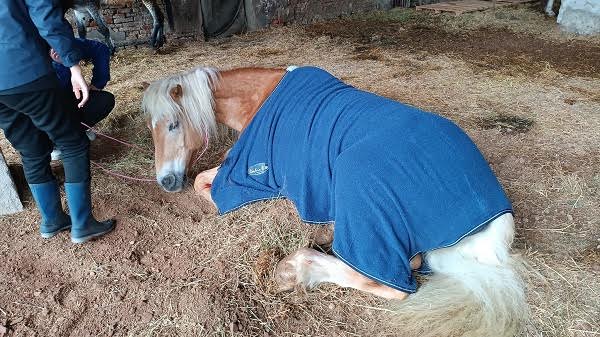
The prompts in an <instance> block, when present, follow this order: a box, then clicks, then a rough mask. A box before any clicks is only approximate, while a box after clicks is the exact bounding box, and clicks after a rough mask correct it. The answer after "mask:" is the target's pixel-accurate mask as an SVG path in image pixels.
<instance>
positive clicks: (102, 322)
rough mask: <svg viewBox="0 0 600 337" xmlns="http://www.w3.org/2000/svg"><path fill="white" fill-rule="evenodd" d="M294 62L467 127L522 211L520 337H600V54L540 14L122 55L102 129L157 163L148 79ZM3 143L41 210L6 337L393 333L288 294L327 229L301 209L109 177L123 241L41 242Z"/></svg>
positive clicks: (8, 247) (15, 282) (0, 241)
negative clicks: (283, 284)
mask: <svg viewBox="0 0 600 337" xmlns="http://www.w3.org/2000/svg"><path fill="white" fill-rule="evenodd" d="M292 64H295V65H303V64H311V65H317V66H320V67H323V68H325V69H327V70H328V71H330V72H332V73H333V74H335V75H336V76H338V77H340V78H342V79H344V80H345V81H347V82H349V83H351V84H353V85H355V86H357V87H359V88H361V89H365V90H369V91H373V92H376V93H378V94H381V95H384V96H387V97H391V98H394V99H396V100H399V101H402V102H405V103H408V104H412V105H415V106H417V107H419V108H422V109H424V110H429V111H433V112H436V113H438V114H440V115H443V116H445V117H447V118H450V119H451V120H453V121H455V122H456V123H457V124H459V125H460V126H461V127H463V128H464V129H465V130H466V131H467V133H468V134H469V135H470V136H471V137H472V138H473V140H474V141H475V142H476V143H477V144H478V146H479V147H480V149H481V150H482V152H483V153H484V155H485V156H486V158H487V159H488V161H489V162H490V165H491V166H492V168H493V169H494V171H495V172H496V174H497V175H498V177H499V179H500V181H501V183H502V184H503V186H504V187H505V189H506V191H507V193H508V195H509V197H510V198H511V200H512V202H513V206H514V208H515V212H516V213H515V218H516V226H517V238H516V242H515V244H514V246H515V251H516V252H517V253H519V254H521V255H523V256H524V257H525V259H526V261H527V262H528V264H529V268H530V270H529V273H528V274H527V275H526V279H527V282H528V298H529V304H530V310H531V319H530V321H529V323H528V324H527V326H526V327H525V328H524V331H523V332H522V335H523V336H551V337H559V336H573V337H575V336H576V337H583V336H597V335H598V334H600V323H599V322H600V75H599V74H600V40H599V39H597V38H581V37H575V36H570V35H567V34H563V33H561V32H560V31H559V30H558V28H557V27H556V26H555V25H554V23H553V22H552V21H551V20H549V19H546V18H545V17H544V16H543V15H541V13H539V12H537V11H536V9H535V8H533V9H532V8H517V9H502V10H498V11H497V12H496V13H487V12H486V13H478V14H473V15H465V16H461V17H449V16H439V15H438V16H433V15H427V14H419V13H415V12H414V11H405V10H400V11H393V12H390V13H383V14H382V13H380V14H372V15H366V16H357V17H352V18H349V19H344V20H335V21H329V22H323V23H317V24H314V25H312V26H307V27H301V26H286V27H278V28H273V29H270V30H265V31H261V32H254V33H249V34H245V35H242V36H236V37H233V38H230V39H226V40H220V41H212V42H209V43H201V42H189V41H171V42H170V43H169V45H168V46H167V47H166V48H165V49H164V51H163V52H162V53H160V54H158V55H156V54H153V53H150V52H149V51H148V50H146V49H144V48H140V49H127V50H124V51H120V52H118V53H117V55H116V56H115V58H114V59H113V62H112V69H113V74H112V78H113V79H112V81H111V83H110V85H109V86H108V88H107V89H108V90H110V91H112V92H113V93H115V95H116V97H117V106H116V108H115V111H114V112H113V113H112V114H111V116H109V118H108V119H107V120H106V121H104V122H103V123H102V124H101V125H100V129H101V130H102V131H103V132H106V133H108V134H111V135H116V136H120V137H123V138H125V139H127V140H129V141H132V142H135V143H136V144H138V145H140V146H142V147H143V148H146V149H149V150H150V149H151V141H150V134H149V132H148V131H147V129H146V128H145V125H144V119H143V116H142V115H141V112H140V109H139V105H140V96H141V90H142V89H141V82H142V81H148V80H154V79H158V78H160V77H162V76H164V75H165V74H169V73H172V72H176V71H181V70H185V69H189V68H191V67H194V66H198V65H207V66H214V67H219V68H232V67H238V66H249V65H257V66H276V67H285V66H287V65H292ZM227 144H230V142H228V141H223V142H222V143H220V144H213V145H214V146H213V147H212V148H211V149H210V151H209V154H208V155H207V156H206V158H204V159H203V160H202V161H201V162H200V163H199V164H198V165H197V167H195V168H194V171H195V172H197V171H200V170H203V169H207V168H209V167H212V166H214V165H215V164H216V163H217V158H218V157H219V154H220V153H222V151H223V150H224V149H225V148H226V147H227ZM0 146H1V147H2V150H3V152H4V154H5V156H6V157H7V160H8V161H9V164H10V166H11V171H12V172H13V175H14V176H15V178H16V180H17V183H18V185H19V189H20V193H21V195H22V199H23V200H24V203H25V206H26V210H25V211H24V212H22V213H20V214H16V215H13V216H5V217H2V218H0V228H2V230H0V336H77V337H82V336H261V337H262V336H372V335H373V331H375V328H376V327H377V326H378V325H380V321H381V320H385V319H386V316H385V315H386V312H385V308H386V302H385V301H383V300H379V299H377V298H374V297H372V296H370V295H366V294H363V293H359V292H357V291H353V290H347V289H340V288H337V287H335V286H324V287H319V288H318V289H315V290H312V291H304V290H302V289H298V290H296V291H294V292H291V293H277V292H276V291H275V288H274V285H273V282H272V278H271V276H272V272H273V268H274V266H275V264H276V262H277V261H278V260H279V259H281V258H282V257H283V256H285V255H286V254H289V253H290V252H292V251H294V250H295V249H297V248H299V247H303V246H309V245H312V244H313V243H312V241H311V237H312V236H313V235H314V232H315V231H316V228H315V227H311V226H309V225H305V224H302V223H301V222H300V221H299V219H298V218H297V215H296V212H295V210H294V208H293V206H292V205H291V204H289V203H288V202H285V201H272V202H263V203H258V204H255V205H252V206H249V207H246V208H243V209H241V210H239V211H237V212H234V213H233V214H230V215H227V216H225V217H217V216H216V215H215V214H214V209H212V208H211V206H210V205H209V204H207V203H205V202H204V201H202V200H200V199H199V198H198V197H196V196H195V195H194V192H193V190H192V189H191V188H188V189H186V190H185V191H184V192H182V193H179V194H167V193H165V192H163V191H162V190H161V189H159V187H158V186H157V185H156V184H153V183H136V182H130V181H125V180H122V179H120V178H117V177H113V176H111V175H108V174H106V173H105V172H104V171H102V170H101V169H98V168H93V176H94V180H93V188H92V190H93V198H94V205H95V210H94V212H95V214H96V215H97V217H99V218H106V217H113V216H114V217H116V218H117V220H118V225H117V229H116V230H115V231H114V232H113V233H111V234H110V235H108V236H107V237H105V238H103V239H101V240H98V241H94V242H92V243H89V244H85V245H78V246H75V245H73V244H71V243H70V241H69V237H68V235H67V234H61V235H59V236H58V237H56V238H54V239H51V240H43V239H41V238H40V237H39V235H38V233H37V222H38V221H39V215H38V213H37V211H36V210H35V206H34V204H33V200H32V198H31V195H30V194H29V192H28V191H27V187H26V184H25V182H24V180H23V175H22V169H21V166H20V163H19V158H18V156H17V155H16V154H15V152H14V150H13V149H12V148H11V147H10V145H9V144H8V142H7V141H6V140H5V139H4V138H2V137H0ZM92 157H93V159H94V160H95V161H97V162H99V163H101V164H102V165H105V166H106V167H108V168H110V169H112V170H116V171H119V172H125V173H128V174H132V175H136V176H152V170H153V168H152V155H151V152H150V153H146V152H144V151H137V150H136V151H131V150H129V149H124V148H122V147H121V146H118V145H114V144H111V143H110V142H109V141H106V140H97V141H95V142H94V143H93V145H92ZM53 167H54V171H55V173H56V175H57V176H58V177H59V179H63V172H62V168H61V167H60V164H59V163H54V164H53ZM3 328H4V329H3ZM5 330H6V332H3V331H5Z"/></svg>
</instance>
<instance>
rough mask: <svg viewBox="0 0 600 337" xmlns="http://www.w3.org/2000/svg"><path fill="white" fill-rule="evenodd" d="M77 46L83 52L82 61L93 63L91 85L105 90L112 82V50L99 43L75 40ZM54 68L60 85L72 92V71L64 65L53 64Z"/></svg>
mask: <svg viewBox="0 0 600 337" xmlns="http://www.w3.org/2000/svg"><path fill="white" fill-rule="evenodd" d="M75 45H76V46H77V47H78V48H79V50H80V51H81V56H82V60H85V61H89V62H92V64H93V65H94V68H93V69H92V81H91V84H92V85H93V86H95V87H96V88H98V89H104V87H105V86H106V83H108V81H110V50H109V49H108V47H107V46H106V45H105V44H104V43H102V42H98V41H94V40H86V39H75ZM52 66H53V67H54V70H55V71H56V75H57V76H58V80H59V81H60V85H61V86H62V87H63V88H64V89H66V90H68V91H71V89H72V87H71V71H70V70H69V68H67V67H65V66H64V65H62V64H60V63H56V62H52Z"/></svg>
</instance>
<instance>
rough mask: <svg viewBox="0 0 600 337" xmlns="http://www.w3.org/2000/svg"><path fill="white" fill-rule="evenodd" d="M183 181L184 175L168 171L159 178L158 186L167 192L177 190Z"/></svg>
mask: <svg viewBox="0 0 600 337" xmlns="http://www.w3.org/2000/svg"><path fill="white" fill-rule="evenodd" d="M184 183H185V175H180V176H179V175H176V174H174V173H169V174H167V175H165V176H163V177H162V178H160V180H159V184H160V186H162V188H163V189H164V190H165V191H167V192H179V191H181V190H182V189H183V184H184Z"/></svg>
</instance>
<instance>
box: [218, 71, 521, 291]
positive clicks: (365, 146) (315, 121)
mask: <svg viewBox="0 0 600 337" xmlns="http://www.w3.org/2000/svg"><path fill="white" fill-rule="evenodd" d="M211 193H212V198H213V200H214V202H215V203H216V205H217V208H218V210H219V213H220V214H224V213H227V212H231V211H233V210H235V209H238V208H240V207H242V206H244V205H246V204H248V203H251V202H254V201H259V200H266V199H273V198H287V199H289V200H291V201H292V202H293V203H294V204H295V206H296V208H297V210H298V213H299V214H300V217H301V218H302V219H303V220H304V221H306V222H310V223H330V222H335V230H334V240H333V252H334V254H335V255H336V256H337V257H339V258H340V259H342V260H343V261H344V262H345V263H347V264H348V265H350V266H351V267H352V268H354V269H355V270H356V271H358V272H360V273H362V274H363V275H365V276H367V277H369V278H371V279H374V280H376V281H378V282H380V283H383V284H386V285H388V286H390V287H393V288H395V289H398V290H402V291H405V292H409V293H412V292H414V291H416V282H415V279H414V277H413V275H412V271H411V268H410V259H411V258H412V257H413V256H415V255H416V254H418V253H421V252H427V251H431V250H434V249H438V248H442V247H448V246H451V245H454V244H456V243H457V242H458V241H459V240H461V239H462V238H464V237H465V236H467V235H469V234H473V233H475V232H476V231H478V230H479V229H481V228H482V227H483V226H484V225H486V224H487V223H489V222H490V221H492V220H493V219H495V218H496V217H498V216H500V215H502V214H504V213H507V212H511V211H512V210H511V205H510V202H509V200H508V199H507V197H506V195H505V194H504V191H503V190H502V187H501V186H500V184H499V183H498V180H497V179H496V177H495V176H494V174H493V172H492V171H491V169H490V167H489V166H488V164H487V162H486V161H485V159H484V158H483V156H482V154H481V153H480V152H479V150H478V149H477V147H476V146H475V144H474V143H473V142H472V141H471V139H469V137H468V136H467V135H466V134H465V133H464V132H463V131H462V130H461V129H460V128H459V127H457V126H456V125H455V124H454V123H452V122H451V121H449V120H447V119H445V118H443V117H440V116H437V115H435V114H432V113H429V112H424V111H421V110H419V109H416V108H414V107H411V106H408V105H404V104H401V103H398V102H396V101H393V100H390V99H387V98H384V97H380V96H377V95H375V94H372V93H368V92H365V91H361V90H358V89H356V88H354V87H352V86H350V85H347V84H345V83H343V82H342V81H340V80H338V79H337V78H335V77H334V76H332V75H331V74H329V73H328V72H326V71H324V70H321V69H318V68H314V67H301V68H297V69H295V70H293V71H288V72H287V73H286V75H285V76H284V77H283V79H282V80H281V81H280V83H279V85H278V86H277V88H276V89H275V90H274V91H273V92H272V93H271V95H270V96H269V97H268V98H267V100H266V101H265V102H264V104H263V106H262V107H261V108H260V110H259V111H258V112H257V114H256V116H255V117H254V119H252V121H251V122H250V124H249V125H248V126H247V128H246V129H245V130H244V131H243V132H242V134H241V135H240V138H239V140H238V142H237V143H236V144H235V145H234V146H233V147H232V149H231V150H230V152H229V154H228V156H227V158H226V159H225V161H224V162H223V164H222V165H221V167H220V169H219V171H218V174H217V176H216V177H215V179H214V181H213V185H212V192H211Z"/></svg>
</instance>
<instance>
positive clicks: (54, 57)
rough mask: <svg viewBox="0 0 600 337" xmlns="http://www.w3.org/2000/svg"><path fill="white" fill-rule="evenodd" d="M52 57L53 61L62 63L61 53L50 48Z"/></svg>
mask: <svg viewBox="0 0 600 337" xmlns="http://www.w3.org/2000/svg"><path fill="white" fill-rule="evenodd" d="M50 58H51V59H52V61H54V62H56V63H60V64H62V60H61V59H60V55H58V53H57V52H56V50H54V49H50Z"/></svg>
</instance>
